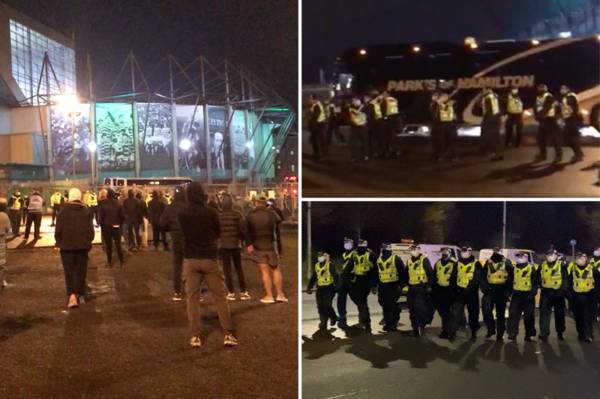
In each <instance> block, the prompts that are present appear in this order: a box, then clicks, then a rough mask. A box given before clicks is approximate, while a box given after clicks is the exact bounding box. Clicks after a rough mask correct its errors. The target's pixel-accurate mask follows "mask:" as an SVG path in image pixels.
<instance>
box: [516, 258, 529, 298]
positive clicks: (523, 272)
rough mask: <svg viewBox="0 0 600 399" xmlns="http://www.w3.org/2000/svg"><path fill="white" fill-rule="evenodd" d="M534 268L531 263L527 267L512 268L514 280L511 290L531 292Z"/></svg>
mask: <svg viewBox="0 0 600 399" xmlns="http://www.w3.org/2000/svg"><path fill="white" fill-rule="evenodd" d="M533 271H534V268H533V265H532V264H531V263H528V264H527V266H524V267H517V266H515V268H514V273H515V278H514V280H513V290H515V291H526V292H527V291H531V288H532V287H531V276H532V274H533Z"/></svg>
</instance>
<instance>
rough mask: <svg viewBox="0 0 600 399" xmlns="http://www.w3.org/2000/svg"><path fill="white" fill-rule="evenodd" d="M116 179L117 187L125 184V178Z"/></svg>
mask: <svg viewBox="0 0 600 399" xmlns="http://www.w3.org/2000/svg"><path fill="white" fill-rule="evenodd" d="M116 180H117V186H118V187H123V186H125V179H116Z"/></svg>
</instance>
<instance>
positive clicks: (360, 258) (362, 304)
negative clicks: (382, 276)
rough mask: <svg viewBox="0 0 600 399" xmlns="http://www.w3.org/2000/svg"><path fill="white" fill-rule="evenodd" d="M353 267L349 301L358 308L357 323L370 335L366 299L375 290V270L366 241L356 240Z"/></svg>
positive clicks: (369, 319)
mask: <svg viewBox="0 0 600 399" xmlns="http://www.w3.org/2000/svg"><path fill="white" fill-rule="evenodd" d="M353 266H354V267H353V268H352V277H351V280H350V290H349V294H350V299H352V301H353V302H354V303H355V304H356V307H357V308H358V321H359V323H360V324H361V325H362V327H363V328H364V329H365V331H366V332H367V333H371V316H370V314H369V304H368V303H367V298H368V297H369V293H370V292H371V290H375V285H376V284H377V269H376V268H375V259H374V256H373V253H372V252H371V250H370V249H369V243H368V242H367V241H366V240H360V239H359V240H358V245H357V249H356V254H355V255H354V265H353Z"/></svg>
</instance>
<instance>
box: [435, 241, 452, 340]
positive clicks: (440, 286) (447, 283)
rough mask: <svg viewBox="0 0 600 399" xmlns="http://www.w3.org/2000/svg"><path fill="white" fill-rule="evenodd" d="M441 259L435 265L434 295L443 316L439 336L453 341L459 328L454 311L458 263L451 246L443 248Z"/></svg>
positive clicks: (438, 309) (437, 307) (436, 304)
mask: <svg viewBox="0 0 600 399" xmlns="http://www.w3.org/2000/svg"><path fill="white" fill-rule="evenodd" d="M441 255H442V257H441V259H439V260H438V261H437V262H435V265H434V267H433V285H432V297H433V300H434V302H435V307H436V309H437V311H438V313H439V314H440V317H441V318H442V332H441V333H440V335H439V337H440V338H442V339H448V340H450V341H452V340H453V339H454V337H455V336H456V330H457V329H458V324H457V320H456V317H455V313H453V312H452V304H453V303H454V298H455V293H456V276H457V269H458V268H457V265H456V261H455V260H454V259H452V256H451V252H450V248H446V247H445V248H442V250H441Z"/></svg>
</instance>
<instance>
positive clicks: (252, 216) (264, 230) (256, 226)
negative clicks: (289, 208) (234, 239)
mask: <svg viewBox="0 0 600 399" xmlns="http://www.w3.org/2000/svg"><path fill="white" fill-rule="evenodd" d="M246 222H247V223H246V226H247V227H246V245H252V246H253V247H254V249H256V250H258V251H274V250H275V247H274V243H275V242H276V241H277V237H276V235H277V233H276V232H277V216H276V215H275V213H274V212H272V211H270V210H269V209H267V208H266V207H265V206H258V207H256V208H255V209H253V210H252V211H250V212H249V213H248V216H247V217H246Z"/></svg>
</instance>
